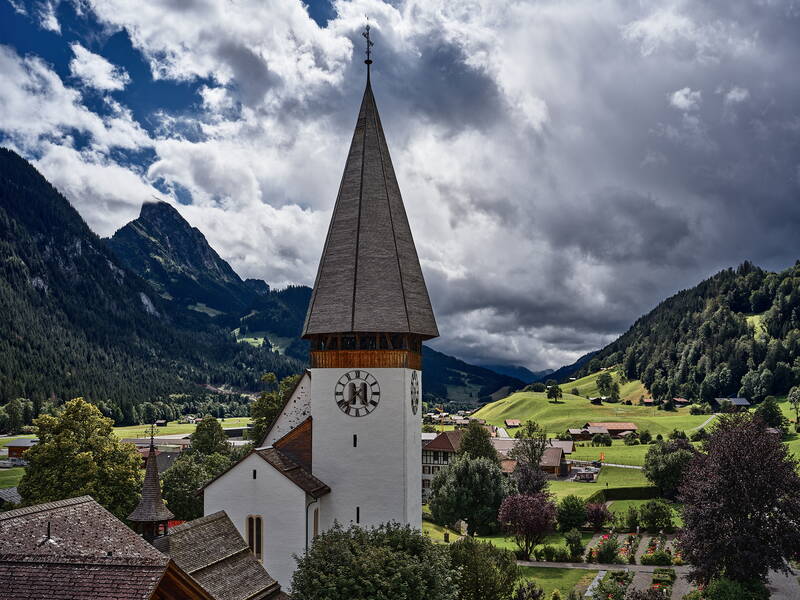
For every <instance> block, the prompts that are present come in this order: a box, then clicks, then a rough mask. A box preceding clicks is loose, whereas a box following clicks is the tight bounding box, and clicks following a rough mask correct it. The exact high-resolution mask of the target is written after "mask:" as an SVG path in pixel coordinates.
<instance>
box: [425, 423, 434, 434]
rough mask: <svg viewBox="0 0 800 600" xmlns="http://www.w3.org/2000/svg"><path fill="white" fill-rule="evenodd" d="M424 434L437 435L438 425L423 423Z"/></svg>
mask: <svg viewBox="0 0 800 600" xmlns="http://www.w3.org/2000/svg"><path fill="white" fill-rule="evenodd" d="M422 433H436V425H434V424H433V423H423V424H422Z"/></svg>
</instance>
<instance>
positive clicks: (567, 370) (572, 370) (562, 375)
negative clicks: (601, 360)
mask: <svg viewBox="0 0 800 600" xmlns="http://www.w3.org/2000/svg"><path fill="white" fill-rule="evenodd" d="M597 353H598V350H593V351H592V352H587V353H586V354H584V355H583V356H581V357H580V358H579V359H578V360H576V361H575V362H574V363H572V364H571V365H565V366H563V367H560V368H558V369H556V370H555V371H553V372H552V373H550V374H549V375H548V376H547V377H546V378H547V379H555V380H556V381H558V382H559V383H564V382H567V381H569V379H570V377H574V376H575V375H576V374H577V373H578V372H579V371H581V370H582V369H583V366H584V365H585V364H586V363H588V362H589V361H590V360H591V359H592V357H593V356H594V355H595V354H597ZM598 368H599V367H598ZM595 370H597V369H595ZM584 374H585V375H586V374H588V373H584Z"/></svg>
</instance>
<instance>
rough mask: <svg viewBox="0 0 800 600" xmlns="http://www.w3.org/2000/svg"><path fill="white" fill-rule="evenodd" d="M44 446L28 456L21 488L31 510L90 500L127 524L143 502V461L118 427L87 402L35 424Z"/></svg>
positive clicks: (68, 405)
mask: <svg viewBox="0 0 800 600" xmlns="http://www.w3.org/2000/svg"><path fill="white" fill-rule="evenodd" d="M34 425H35V427H36V435H37V437H38V438H39V443H38V444H36V445H35V446H33V447H32V448H30V449H29V450H28V451H26V452H25V459H26V460H27V461H28V467H27V469H25V474H24V475H23V477H22V480H21V481H20V482H19V486H18V488H19V493H20V495H21V496H22V500H23V503H24V504H26V505H30V504H39V503H41V502H53V501H55V500H63V499H65V498H74V497H75V496H83V495H89V496H92V497H93V498H94V499H95V500H97V502H99V503H100V504H102V505H103V506H104V507H105V508H107V509H108V510H109V511H110V512H112V513H113V514H114V515H116V516H117V517H119V518H121V519H124V518H127V516H128V515H129V514H130V513H131V511H132V510H133V509H134V508H135V507H136V504H137V503H138V502H139V495H140V492H141V486H142V473H143V472H142V458H141V456H140V455H139V453H138V452H137V451H136V448H135V447H134V446H133V444H123V443H122V442H120V440H119V438H118V437H117V436H116V435H114V430H113V421H112V420H111V419H108V418H106V417H104V416H103V415H102V414H101V413H100V411H99V410H98V409H97V407H96V406H94V405H92V404H89V403H88V402H86V401H85V400H84V399H83V398H76V399H74V400H70V401H69V402H67V403H66V404H65V405H64V410H63V411H62V413H61V415H59V416H57V417H53V416H50V415H44V416H42V417H39V418H38V419H35V420H34Z"/></svg>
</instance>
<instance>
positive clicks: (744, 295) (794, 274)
mask: <svg viewBox="0 0 800 600" xmlns="http://www.w3.org/2000/svg"><path fill="white" fill-rule="evenodd" d="M617 363H619V364H621V365H622V367H623V369H624V371H625V374H626V375H627V377H628V378H629V379H641V380H642V382H643V383H644V384H645V386H647V388H648V389H649V390H650V391H651V392H652V394H653V396H654V397H656V398H661V399H665V398H671V397H675V396H683V397H686V398H690V399H699V400H703V401H707V400H709V399H712V398H715V397H722V396H731V395H741V396H744V397H747V398H750V399H752V400H755V401H756V402H759V401H761V400H763V399H764V398H765V397H766V396H768V395H781V394H785V393H786V392H787V391H788V390H789V388H791V387H792V386H793V385H795V384H797V383H800V266H798V265H797V264H796V265H795V266H794V267H791V268H789V269H786V270H785V271H782V272H780V273H772V272H768V271H764V270H762V269H760V268H758V267H755V266H753V265H752V264H750V263H747V262H746V263H744V264H742V265H741V266H739V267H738V268H737V269H735V270H734V269H727V270H725V271H721V272H720V273H717V274H716V275H714V276H713V277H711V278H710V279H707V280H706V281H703V282H702V283H701V284H700V285H698V286H696V287H694V288H692V289H689V290H684V291H682V292H679V293H678V294H676V295H674V296H673V297H671V298H669V299H668V300H665V301H664V302H662V303H661V304H659V305H658V306H657V307H656V308H655V309H654V310H653V311H651V312H650V313H649V314H647V315H645V316H643V317H641V318H640V319H639V320H638V321H636V323H634V325H633V326H632V327H631V328H630V329H629V330H628V331H627V332H626V333H625V334H624V335H622V336H621V337H620V338H619V339H617V340H616V341H615V342H613V343H611V344H609V345H608V346H606V347H605V348H603V349H602V350H601V351H600V352H599V353H598V354H597V355H596V356H594V357H593V358H592V360H591V361H589V362H588V363H587V364H586V365H585V366H584V367H583V368H582V369H581V374H587V373H591V372H593V371H596V370H597V369H598V368H599V367H600V366H609V365H612V364H617Z"/></svg>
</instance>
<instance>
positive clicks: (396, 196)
mask: <svg viewBox="0 0 800 600" xmlns="http://www.w3.org/2000/svg"><path fill="white" fill-rule="evenodd" d="M364 37H366V38H367V44H368V45H367V49H368V55H367V56H368V58H367V60H366V61H365V62H366V63H367V69H368V72H369V67H370V64H371V63H372V60H371V58H370V55H371V50H370V48H371V45H372V42H371V41H370V39H369V36H368V30H367V32H365V34H364ZM438 335H439V330H438V329H437V326H436V319H435V318H434V316H433V309H432V308H431V302H430V299H429V296H428V290H427V287H426V286H425V279H424V278H423V275H422V269H421V267H420V264H419V258H418V257H417V250H416V247H415V245H414V239H413V237H412V235H411V228H410V226H409V223H408V218H407V216H406V211H405V207H404V205H403V199H402V196H401V194H400V187H399V185H398V183H397V178H396V177H395V172H394V167H393V165H392V160H391V158H390V156H389V147H388V145H387V143H386V137H385V135H384V132H383V127H382V125H381V120H380V116H379V115H378V108H377V105H376V104H375V97H374V96H373V93H372V83H371V80H370V77H369V76H368V77H367V84H366V88H365V90H364V96H363V99H362V101H361V109H360V110H359V114H358V120H357V121H356V127H355V132H354V134H353V139H352V142H351V144H350V152H349V153H348V155H347V161H346V163H345V167H344V174H343V175H342V181H341V184H340V187H339V194H338V196H337V198H336V205H335V206H334V209H333V215H332V217H331V222H330V227H329V229H328V236H327V239H326V240H325V247H324V250H323V253H322V258H321V260H320V264H319V270H318V272H317V279H316V282H315V284H314V292H313V295H312V297H311V304H310V305H309V308H308V314H307V316H306V322H305V326H304V328H303V337H305V338H306V339H310V340H311V341H312V366H314V363H315V362H316V363H317V365H316V366H323V365H322V364H319V361H318V360H317V359H319V358H320V355H319V354H318V353H315V351H322V350H337V351H343V350H359V351H361V350H409V351H412V352H415V353H419V352H420V351H421V346H420V344H421V341H422V340H425V339H430V338H433V337H437V336H438ZM362 338H363V339H362ZM326 366H328V365H326ZM329 366H334V365H332V364H331V365H329ZM385 366H390V365H385ZM391 366H401V365H391ZM403 366H412V365H403ZM414 368H418V367H417V366H415V367H414Z"/></svg>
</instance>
